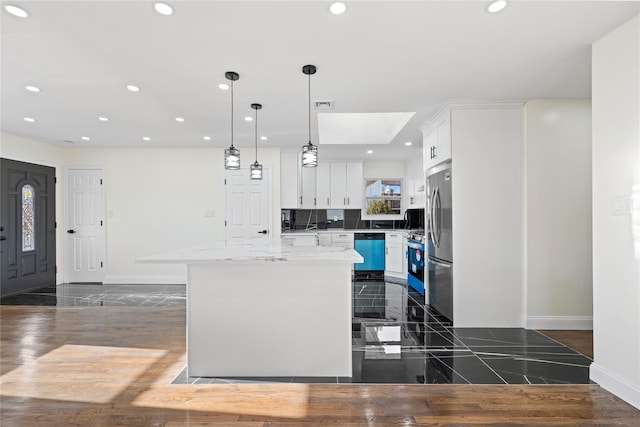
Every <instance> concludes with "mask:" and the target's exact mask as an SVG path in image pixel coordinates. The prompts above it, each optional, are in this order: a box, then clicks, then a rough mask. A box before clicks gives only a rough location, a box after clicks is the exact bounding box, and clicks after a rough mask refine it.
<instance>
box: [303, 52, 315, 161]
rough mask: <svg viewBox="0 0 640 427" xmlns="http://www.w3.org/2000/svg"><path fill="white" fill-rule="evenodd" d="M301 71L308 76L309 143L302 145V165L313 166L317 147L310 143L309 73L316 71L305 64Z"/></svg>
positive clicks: (313, 66)
mask: <svg viewBox="0 0 640 427" xmlns="http://www.w3.org/2000/svg"><path fill="white" fill-rule="evenodd" d="M302 72H303V73H304V74H306V75H307V76H309V99H308V104H307V106H308V107H309V143H308V144H306V145H303V146H302V166H304V167H306V168H315V167H317V166H318V147H316V146H315V145H313V144H312V143H311V75H312V74H315V73H316V66H315V65H305V66H304V67H302Z"/></svg>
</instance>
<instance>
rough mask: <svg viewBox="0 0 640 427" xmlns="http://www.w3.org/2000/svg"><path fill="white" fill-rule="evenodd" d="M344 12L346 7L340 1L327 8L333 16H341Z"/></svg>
mask: <svg viewBox="0 0 640 427" xmlns="http://www.w3.org/2000/svg"><path fill="white" fill-rule="evenodd" d="M345 10H347V6H346V5H345V4H344V3H342V2H340V1H337V2H334V3H331V6H329V11H330V12H331V13H333V14H334V15H342V14H343V13H344V11H345Z"/></svg>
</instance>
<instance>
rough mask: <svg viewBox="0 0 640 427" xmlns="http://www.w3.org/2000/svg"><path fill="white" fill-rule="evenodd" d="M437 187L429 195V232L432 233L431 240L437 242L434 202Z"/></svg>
mask: <svg viewBox="0 0 640 427" xmlns="http://www.w3.org/2000/svg"><path fill="white" fill-rule="evenodd" d="M435 195H436V189H435V188H434V189H433V191H432V192H431V197H429V234H430V235H431V241H432V242H433V243H434V244H435V243H436V237H435V233H434V228H433V203H434V200H435Z"/></svg>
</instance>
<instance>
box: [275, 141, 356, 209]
mask: <svg viewBox="0 0 640 427" xmlns="http://www.w3.org/2000/svg"><path fill="white" fill-rule="evenodd" d="M362 188H363V183H362V163H361V162H319V163H318V167H317V168H304V167H302V166H301V162H300V153H298V152H296V151H282V152H281V153H280V204H281V208H282V209H296V208H302V209H361V208H362V198H363V195H362Z"/></svg>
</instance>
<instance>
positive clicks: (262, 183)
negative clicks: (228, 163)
mask: <svg viewBox="0 0 640 427" xmlns="http://www.w3.org/2000/svg"><path fill="white" fill-rule="evenodd" d="M265 230H266V233H264V231H265ZM271 234H272V230H271V171H270V169H269V168H267V167H264V168H263V172H262V179H260V180H252V179H250V178H249V169H248V168H247V169H240V170H227V171H225V239H226V240H232V239H239V238H251V239H271V238H272V237H271Z"/></svg>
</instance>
